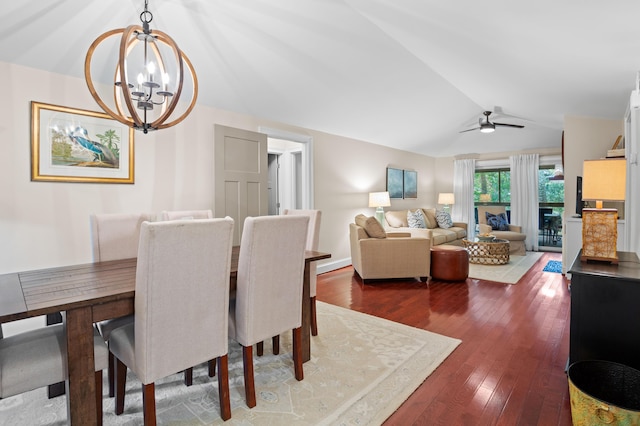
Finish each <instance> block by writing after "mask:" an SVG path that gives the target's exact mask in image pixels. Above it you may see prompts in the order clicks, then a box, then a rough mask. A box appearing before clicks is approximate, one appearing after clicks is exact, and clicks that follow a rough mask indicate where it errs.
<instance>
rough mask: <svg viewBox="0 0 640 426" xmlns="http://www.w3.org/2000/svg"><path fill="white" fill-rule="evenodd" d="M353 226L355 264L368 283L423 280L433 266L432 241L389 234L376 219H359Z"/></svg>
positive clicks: (401, 233)
mask: <svg viewBox="0 0 640 426" xmlns="http://www.w3.org/2000/svg"><path fill="white" fill-rule="evenodd" d="M355 222H356V223H350V224H349V242H350V246H351V263H352V265H353V269H354V270H355V272H356V273H357V274H358V275H359V276H360V277H361V278H362V280H363V281H364V282H367V281H369V280H374V279H389V278H415V277H417V278H420V280H421V281H423V282H426V280H427V278H428V277H429V274H430V266H431V240H429V239H427V238H419V237H418V238H414V237H412V236H411V234H409V233H408V232H397V233H387V232H385V231H384V228H383V227H382V225H380V224H379V222H378V221H377V220H376V219H375V218H374V217H365V216H363V215H359V216H357V217H356V220H355Z"/></svg>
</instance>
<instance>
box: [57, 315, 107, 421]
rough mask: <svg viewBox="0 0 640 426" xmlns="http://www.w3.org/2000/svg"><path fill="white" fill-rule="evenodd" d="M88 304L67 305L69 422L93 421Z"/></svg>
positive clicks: (91, 356) (92, 357)
mask: <svg viewBox="0 0 640 426" xmlns="http://www.w3.org/2000/svg"><path fill="white" fill-rule="evenodd" d="M92 318H93V317H92V314H91V308H90V307H84V308H78V309H70V310H68V311H67V315H66V325H67V327H66V330H67V367H68V369H69V377H68V378H67V418H68V420H69V423H70V424H71V425H82V426H84V425H96V424H97V419H96V398H95V394H96V391H98V392H101V391H102V390H101V389H100V390H96V383H95V374H94V373H95V362H94V354H93V321H92Z"/></svg>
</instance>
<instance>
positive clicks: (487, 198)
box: [480, 194, 491, 203]
mask: <svg viewBox="0 0 640 426" xmlns="http://www.w3.org/2000/svg"><path fill="white" fill-rule="evenodd" d="M489 201H491V195H490V194H480V202H481V203H488V202H489Z"/></svg>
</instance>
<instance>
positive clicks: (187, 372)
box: [184, 367, 193, 386]
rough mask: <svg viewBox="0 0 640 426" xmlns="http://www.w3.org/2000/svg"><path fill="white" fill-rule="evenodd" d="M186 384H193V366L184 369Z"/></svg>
mask: <svg viewBox="0 0 640 426" xmlns="http://www.w3.org/2000/svg"><path fill="white" fill-rule="evenodd" d="M184 384H185V385H186V386H191V385H192V384H193V367H189V368H187V369H186V370H184Z"/></svg>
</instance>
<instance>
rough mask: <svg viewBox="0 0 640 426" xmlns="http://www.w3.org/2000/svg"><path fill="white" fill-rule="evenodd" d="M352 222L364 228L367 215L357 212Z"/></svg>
mask: <svg viewBox="0 0 640 426" xmlns="http://www.w3.org/2000/svg"><path fill="white" fill-rule="evenodd" d="M354 222H355V223H356V225H358V226H359V227H360V228H364V226H365V224H366V222H367V217H366V216H365V215H363V214H359V215H358V216H356V218H355V220H354Z"/></svg>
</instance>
